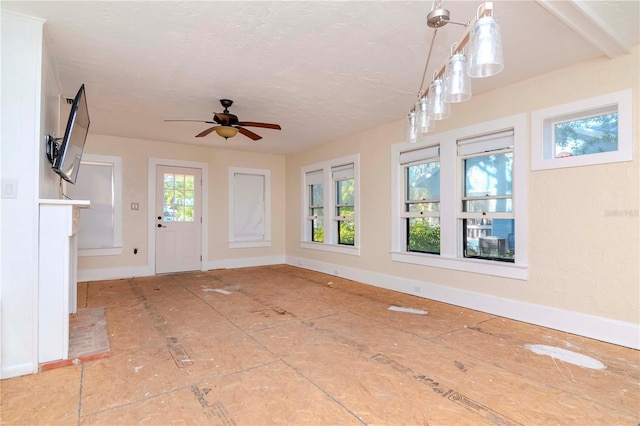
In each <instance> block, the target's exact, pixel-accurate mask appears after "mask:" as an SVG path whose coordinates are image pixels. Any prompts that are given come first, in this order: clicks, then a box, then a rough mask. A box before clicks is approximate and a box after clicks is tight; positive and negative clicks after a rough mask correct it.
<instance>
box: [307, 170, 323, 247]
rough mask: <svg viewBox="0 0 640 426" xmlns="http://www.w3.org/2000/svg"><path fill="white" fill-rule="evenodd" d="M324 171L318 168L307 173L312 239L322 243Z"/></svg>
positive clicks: (309, 220)
mask: <svg viewBox="0 0 640 426" xmlns="http://www.w3.org/2000/svg"><path fill="white" fill-rule="evenodd" d="M322 180H323V172H322V170H316V171H313V172H309V173H307V174H306V181H307V189H308V192H307V193H308V199H309V214H308V216H307V221H308V222H309V223H310V226H309V227H308V229H309V233H310V235H309V237H310V241H313V242H315V243H321V242H323V241H324V185H323V182H322Z"/></svg>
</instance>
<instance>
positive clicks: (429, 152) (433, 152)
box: [400, 146, 440, 164]
mask: <svg viewBox="0 0 640 426" xmlns="http://www.w3.org/2000/svg"><path fill="white" fill-rule="evenodd" d="M438 156H440V147H439V146H430V147H427V148H421V149H415V150H413V151H405V152H401V153H400V164H409V163H414V162H416V161H422V160H431V159H436V158H438Z"/></svg>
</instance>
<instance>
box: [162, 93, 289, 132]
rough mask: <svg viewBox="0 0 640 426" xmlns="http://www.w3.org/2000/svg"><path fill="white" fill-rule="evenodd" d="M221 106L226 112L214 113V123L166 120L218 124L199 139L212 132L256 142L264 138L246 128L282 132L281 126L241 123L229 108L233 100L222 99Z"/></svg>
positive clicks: (249, 122) (252, 122)
mask: <svg viewBox="0 0 640 426" xmlns="http://www.w3.org/2000/svg"><path fill="white" fill-rule="evenodd" d="M220 104H221V105H222V106H223V107H224V112H214V113H213V121H204V120H164V121H165V122H166V121H195V122H198V123H207V124H217V126H213V127H209V128H208V129H206V130H204V131H202V132H200V133H198V134H197V135H196V137H197V138H203V137H205V136H207V135H208V134H209V133H211V132H214V131H215V132H216V134H217V135H218V136H220V137H223V138H225V139H229V138H232V137H234V136H235V135H237V134H238V133H241V134H242V135H244V136H246V137H248V138H249V139H252V140H254V141H257V140H260V139H262V136H260V135H258V134H256V133H254V132H252V131H251V130H248V129H245V128H244V127H245V126H248V127H262V128H265V129H273V130H281V127H280V125H279V124H272V123H258V122H255V121H239V120H238V116H237V115H235V114H231V113H230V112H229V107H230V106H231V105H233V101H232V100H231V99H220Z"/></svg>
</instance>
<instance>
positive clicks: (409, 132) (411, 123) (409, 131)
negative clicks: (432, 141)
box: [405, 111, 418, 143]
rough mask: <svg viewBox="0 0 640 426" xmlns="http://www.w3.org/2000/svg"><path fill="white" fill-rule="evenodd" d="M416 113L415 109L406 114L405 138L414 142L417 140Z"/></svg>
mask: <svg viewBox="0 0 640 426" xmlns="http://www.w3.org/2000/svg"><path fill="white" fill-rule="evenodd" d="M417 116H418V114H416V112H415V111H411V112H410V113H409V115H407V124H406V126H407V127H406V130H405V132H406V135H405V138H406V139H405V140H406V141H407V142H411V143H416V142H417V141H418V117H417Z"/></svg>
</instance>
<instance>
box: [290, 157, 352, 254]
mask: <svg viewBox="0 0 640 426" xmlns="http://www.w3.org/2000/svg"><path fill="white" fill-rule="evenodd" d="M358 170H359V155H357V154H356V155H351V156H348V157H343V158H338V159H335V160H330V161H325V162H323V163H318V164H313V165H309V166H306V167H303V168H302V190H303V195H304V197H303V222H302V242H301V245H302V247H304V248H308V249H315V250H324V251H333V252H338V253H345V254H355V255H357V254H359V243H358V241H359V237H358V222H359V207H358V206H359V201H358V187H359V186H358Z"/></svg>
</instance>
